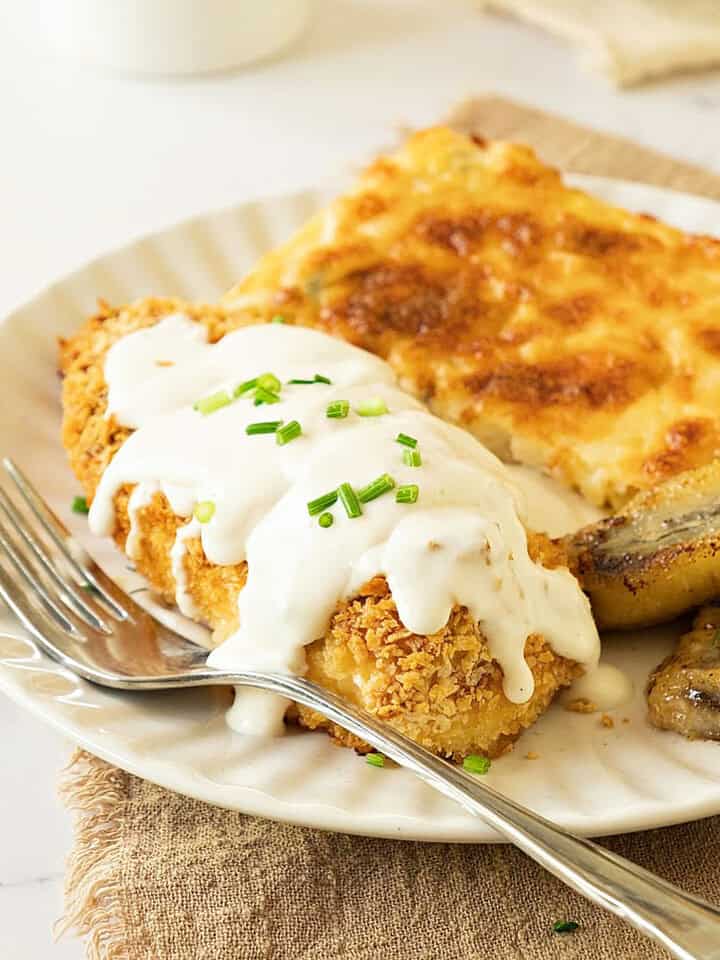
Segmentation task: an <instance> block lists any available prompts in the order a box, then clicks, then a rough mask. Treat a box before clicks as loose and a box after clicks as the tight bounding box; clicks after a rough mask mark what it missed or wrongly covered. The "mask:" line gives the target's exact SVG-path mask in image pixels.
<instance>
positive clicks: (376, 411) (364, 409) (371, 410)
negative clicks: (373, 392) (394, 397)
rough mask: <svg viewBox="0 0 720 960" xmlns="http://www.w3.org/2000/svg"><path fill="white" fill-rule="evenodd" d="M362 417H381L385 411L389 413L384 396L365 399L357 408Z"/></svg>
mask: <svg viewBox="0 0 720 960" xmlns="http://www.w3.org/2000/svg"><path fill="white" fill-rule="evenodd" d="M355 409H356V410H357V412H358V413H359V414H360V416H361V417H381V416H382V415H383V414H384V413H389V412H390V411H389V410H388V408H387V404H386V403H385V401H384V400H383V398H382V397H373V398H372V399H371V400H364V401H363V402H362V403H359V404H358V405H357V407H356V408H355Z"/></svg>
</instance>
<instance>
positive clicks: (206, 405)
mask: <svg viewBox="0 0 720 960" xmlns="http://www.w3.org/2000/svg"><path fill="white" fill-rule="evenodd" d="M230 402H231V400H230V394H229V393H228V392H227V390H218V392H217V393H213V394H211V395H210V396H209V397H203V398H202V400H197V401H196V402H195V403H194V404H193V407H194V408H195V409H196V410H197V411H198V412H199V413H201V414H202V415H203V416H204V417H206V416H207V415H208V414H209V413H215V411H216V410H219V409H220V408H221V407H226V406H227V405H228V404H229V403H230Z"/></svg>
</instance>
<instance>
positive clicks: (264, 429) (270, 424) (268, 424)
mask: <svg viewBox="0 0 720 960" xmlns="http://www.w3.org/2000/svg"><path fill="white" fill-rule="evenodd" d="M281 423H282V420H263V421H260V422H259V423H249V424H248V425H247V426H246V427H245V433H246V434H247V435H248V436H249V437H256V436H258V435H259V434H261V433H275V432H276V431H277V428H278V427H279V426H280V424H281Z"/></svg>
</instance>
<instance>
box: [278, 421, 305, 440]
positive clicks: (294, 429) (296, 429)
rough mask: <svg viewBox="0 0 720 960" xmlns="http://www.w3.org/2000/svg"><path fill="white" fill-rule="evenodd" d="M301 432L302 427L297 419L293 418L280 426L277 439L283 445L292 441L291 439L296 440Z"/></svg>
mask: <svg viewBox="0 0 720 960" xmlns="http://www.w3.org/2000/svg"><path fill="white" fill-rule="evenodd" d="M301 433H302V427H301V426H300V424H299V423H298V422H297V420H291V421H290V422H289V423H284V424H283V425H282V426H281V427H278V429H277V432H276V433H275V440H276V441H277V443H279V444H280V446H282V445H283V444H285V443H290V441H291V440H295V438H296V437H299V436H300V434H301Z"/></svg>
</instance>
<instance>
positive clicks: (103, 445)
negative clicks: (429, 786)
mask: <svg viewBox="0 0 720 960" xmlns="http://www.w3.org/2000/svg"><path fill="white" fill-rule="evenodd" d="M177 310H182V311H183V312H184V313H185V314H187V315H188V316H190V317H192V318H193V319H194V320H196V321H197V322H199V323H203V324H205V325H206V326H207V328H208V331H209V336H210V339H211V340H213V341H214V340H217V339H219V338H220V337H221V336H223V335H224V334H225V333H226V332H227V331H228V329H230V326H231V324H232V323H234V320H233V319H232V318H229V317H228V315H227V313H226V312H225V311H223V310H221V309H218V308H215V307H210V306H193V305H190V304H185V303H181V302H180V301H177V300H157V299H154V300H144V301H141V302H139V303H137V304H134V305H132V306H130V307H123V308H121V309H118V310H114V309H111V308H110V307H107V306H105V305H103V306H102V308H101V310H100V312H99V313H98V314H97V315H96V316H94V317H93V318H91V319H90V320H89V321H88V322H87V324H86V325H85V326H84V327H83V328H82V329H81V330H80V331H79V332H78V333H77V334H76V335H75V336H73V337H72V338H71V339H69V340H67V341H65V342H63V343H61V351H60V355H61V369H62V372H63V374H64V383H63V406H64V422H63V442H64V444H65V447H66V449H67V451H68V454H69V457H70V462H71V465H72V468H73V470H74V471H75V473H76V475H77V476H78V478H79V480H80V481H81V482H82V484H83V486H84V488H85V491H86V493H87V496H88V497H89V498H90V499H92V497H93V494H94V492H95V489H96V487H97V484H98V482H99V480H100V477H101V475H102V472H103V470H104V468H105V467H106V466H107V464H108V463H109V462H110V460H111V459H112V456H113V455H114V453H115V451H116V450H117V449H118V448H119V446H120V445H121V444H122V443H123V442H124V440H125V439H126V438H127V436H128V435H129V433H130V431H129V430H127V429H125V428H122V427H119V426H118V425H117V423H116V422H115V421H114V419H113V418H112V417H110V418H109V419H106V418H105V416H104V414H105V409H106V393H107V390H106V384H105V381H104V378H103V360H104V356H105V353H106V352H107V350H108V349H109V347H110V346H111V345H112V343H114V342H115V341H116V340H117V339H119V338H120V337H122V336H124V335H125V334H127V333H129V332H131V331H133V330H137V329H139V328H141V327H144V326H148V325H151V324H153V323H155V322H157V320H158V318H160V317H161V316H163V315H166V314H169V313H172V312H174V311H177ZM130 492H131V488H130V487H125V488H123V490H121V492H120V493H119V494H118V496H117V497H116V501H115V508H116V527H115V534H114V536H115V540H116V542H117V544H118V546H119V547H120V548H124V544H125V539H126V537H127V533H128V515H127V500H128V496H129V493H130ZM185 522H186V521H185V520H182V519H180V518H178V517H176V516H174V515H173V513H172V511H171V510H170V507H169V504H168V503H167V500H166V499H165V498H164V497H163V496H162V495H161V494H157V495H156V496H155V498H154V499H153V501H152V502H151V503H150V504H149V505H148V506H147V507H144V508H143V509H141V510H140V511H139V512H138V527H139V538H138V547H137V555H136V557H135V563H136V565H137V567H138V569H139V571H140V572H141V573H143V574H144V575H145V576H146V577H148V579H149V580H150V581H151V583H152V584H153V585H154V587H155V588H156V589H157V590H158V591H159V592H161V593H162V594H163V595H164V596H165V597H166V599H167V600H168V601H170V602H172V601H173V599H174V594H175V583H174V580H173V576H172V571H171V567H170V559H169V556H170V549H171V547H172V544H173V541H174V538H175V533H176V530H177V528H178V526H179V525H181V524H183V523H185ZM187 545H188V551H187V554H186V556H185V560H184V564H185V574H186V578H187V589H188V592H189V594H190V596H191V597H192V599H193V601H194V603H195V604H196V606H197V608H198V610H199V613H200V615H201V618H202V619H203V620H204V621H205V622H207V623H208V624H209V625H210V626H211V627H212V628H213V630H214V636H215V641H216V642H219V641H220V640H221V639H223V638H224V637H225V636H226V635H227V634H228V632H230V631H231V630H232V629H233V628H234V627H235V626H236V623H237V598H238V594H239V592H240V590H241V589H242V587H243V585H244V583H245V578H246V567H245V564H239V565H236V566H215V565H213V564H211V563H209V562H208V560H207V558H206V557H205V555H204V553H203V550H202V546H201V543H200V541H199V539H196V540H190V541H188V544H187ZM529 546H530V551H531V554H532V555H533V557H534V558H535V559H537V560H538V561H542V562H544V563H545V565H546V566H549V567H552V566H557V565H559V564H562V563H564V562H565V554H564V551H563V549H562V548H560V547H558V546H556V545H554V544H552V543H550V542H549V541H548V540H547V538H545V537H542V536H539V535H530V537H529ZM526 656H527V659H528V663H529V665H530V668H531V669H532V672H533V676H534V678H535V693H534V695H533V697H532V698H531V699H530V700H529V701H528V702H527V703H524V704H513V703H510V701H508V700H507V699H506V698H505V696H504V695H503V693H502V672H501V670H500V667H499V666H498V664H497V663H496V662H495V661H494V660H493V659H492V657H491V655H490V653H489V650H488V646H487V642H486V639H485V637H484V636H483V635H482V633H481V632H480V631H479V630H478V627H477V624H476V623H474V622H473V621H472V619H471V617H470V616H469V615H468V613H467V611H466V610H465V609H464V608H460V607H458V608H456V609H455V610H454V611H453V613H452V615H451V617H450V620H449V622H448V624H447V625H446V627H445V628H444V629H443V630H441V631H439V632H438V633H436V634H433V635H432V636H418V635H417V634H413V633H411V632H410V631H408V630H406V629H405V628H404V627H403V625H402V624H401V623H400V620H399V618H398V614H397V610H396V608H395V604H394V602H393V600H392V597H391V595H390V593H389V590H388V586H387V583H386V581H385V580H384V579H383V578H376V579H375V580H373V581H371V582H370V583H368V584H366V585H365V587H364V588H363V589H362V590H361V591H360V595H359V596H358V597H356V598H354V599H352V600H351V601H349V602H345V603H341V604H340V605H339V606H338V608H337V610H336V612H335V614H334V616H333V617H332V620H331V622H330V625H329V627H328V630H327V633H326V634H325V636H324V637H323V638H321V639H319V640H317V641H316V642H315V643H313V644H312V645H311V646H310V647H308V649H307V660H308V676H309V677H311V678H312V679H313V680H316V681H317V682H318V683H321V684H322V685H324V686H326V687H328V688H329V689H331V690H335V691H337V692H339V693H341V694H342V695H343V696H345V697H347V698H348V699H350V700H352V701H353V702H355V703H358V704H360V705H362V706H364V707H366V708H367V709H369V710H371V711H372V712H374V713H376V714H377V715H378V716H381V717H383V718H384V719H386V720H388V721H389V722H391V723H392V724H393V725H394V726H396V727H397V728H398V729H400V730H402V731H403V732H405V733H407V734H408V735H409V736H411V737H413V738H414V739H415V740H417V741H419V742H420V743H422V744H424V745H425V746H427V747H429V748H430V749H431V750H433V751H435V752H437V753H439V754H442V755H444V756H451V757H455V758H456V759H458V758H461V757H463V756H466V755H467V754H469V753H484V754H487V755H488V756H497V755H498V754H499V753H502V752H503V751H504V750H506V749H507V748H508V747H509V745H511V744H512V741H513V740H514V739H515V738H516V737H517V736H518V735H519V734H520V733H521V731H522V730H523V729H524V728H525V727H527V726H529V725H530V724H531V723H533V722H534V721H535V720H536V719H537V717H538V716H539V715H540V714H541V713H542V712H543V711H544V710H545V709H546V708H547V706H548V705H549V703H550V701H551V700H552V698H553V697H554V695H555V693H556V692H557V691H558V689H559V688H560V687H562V686H565V685H567V684H568V683H569V682H570V681H571V680H572V679H573V678H574V677H575V676H576V675H577V674H578V673H579V671H580V668H579V667H578V666H577V665H576V664H574V663H573V662H572V661H569V660H565V659H563V658H561V657H558V656H556V655H555V654H554V653H553V652H552V650H551V649H550V648H549V646H548V645H547V644H546V643H545V641H544V640H543V638H542V637H540V636H536V635H533V636H531V637H529V638H528V641H527V646H526ZM292 713H293V716H294V717H295V718H297V719H298V720H299V722H300V723H301V724H303V725H304V726H307V727H311V728H316V727H324V728H326V729H328V730H329V732H330V733H331V734H332V736H333V737H334V738H335V739H336V740H337V742H339V743H342V744H344V745H347V746H353V747H356V748H358V749H361V750H365V749H367V747H366V746H365V745H364V744H362V743H361V742H360V741H358V740H356V739H355V738H353V737H351V736H350V735H348V734H347V733H346V732H344V731H343V730H341V729H340V728H339V727H336V726H334V725H332V724H329V723H328V721H327V720H325V718H324V717H322V716H320V715H319V714H316V713H313V712H311V711H308V710H306V709H305V708H303V707H294V708H292Z"/></svg>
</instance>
